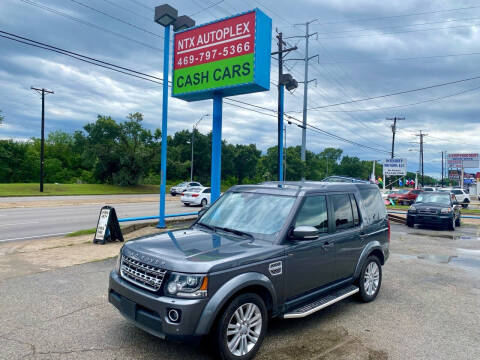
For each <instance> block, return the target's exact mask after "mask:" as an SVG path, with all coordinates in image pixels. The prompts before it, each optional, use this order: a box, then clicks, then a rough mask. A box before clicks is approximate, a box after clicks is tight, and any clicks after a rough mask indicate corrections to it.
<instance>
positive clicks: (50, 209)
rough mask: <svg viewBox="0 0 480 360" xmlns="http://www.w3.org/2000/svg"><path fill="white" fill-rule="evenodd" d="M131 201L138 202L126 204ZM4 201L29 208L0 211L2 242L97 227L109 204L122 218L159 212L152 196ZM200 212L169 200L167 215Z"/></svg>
mask: <svg viewBox="0 0 480 360" xmlns="http://www.w3.org/2000/svg"><path fill="white" fill-rule="evenodd" d="M169 197H170V195H169ZM132 199H138V202H126V201H131V200H132ZM2 202H3V203H7V202H8V203H20V204H22V203H24V204H27V205H25V207H13V208H0V242H5V241H21V240H28V239H35V238H43V237H52V236H57V235H58V236H59V235H64V234H68V233H71V232H74V231H77V230H84V229H90V228H94V227H95V226H96V225H97V220H98V215H99V212H100V208H101V207H102V205H107V204H108V205H111V206H113V207H114V208H115V210H116V212H117V216H118V217H119V218H127V217H139V216H154V215H157V214H158V212H159V202H158V201H156V200H155V201H152V195H112V196H91V195H88V196H66V197H63V196H51V197H41V198H39V197H19V198H0V204H1V203H2ZM35 202H38V205H35ZM89 202H92V204H89ZM49 203H51V204H49ZM78 203H80V204H78ZM198 210H199V208H193V207H192V208H190V207H185V206H183V204H182V203H181V202H180V197H179V196H177V197H174V198H169V201H166V210H165V213H166V214H177V213H184V212H194V211H198ZM150 221H151V220H150Z"/></svg>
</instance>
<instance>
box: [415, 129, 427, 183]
mask: <svg viewBox="0 0 480 360" xmlns="http://www.w3.org/2000/svg"><path fill="white" fill-rule="evenodd" d="M416 136H418V137H419V138H420V171H421V175H422V187H423V186H424V181H425V178H424V176H425V173H424V169H423V144H424V141H423V138H424V137H425V136H428V134H425V133H423V132H422V130H419V132H418V134H417V135H416Z"/></svg>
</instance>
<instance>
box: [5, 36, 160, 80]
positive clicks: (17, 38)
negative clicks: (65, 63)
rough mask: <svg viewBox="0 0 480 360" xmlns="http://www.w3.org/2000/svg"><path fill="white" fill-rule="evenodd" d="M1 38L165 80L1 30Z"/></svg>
mask: <svg viewBox="0 0 480 360" xmlns="http://www.w3.org/2000/svg"><path fill="white" fill-rule="evenodd" d="M1 34H7V35H10V36H7V35H1ZM0 37H2V38H5V39H9V40H13V41H16V42H19V43H22V44H25V45H29V46H33V47H37V48H40V49H44V50H48V51H52V52H55V53H58V54H62V55H66V56H69V57H71V58H74V59H77V60H80V61H83V62H86V63H89V64H92V65H95V66H99V67H102V68H106V69H110V70H113V71H116V72H119V73H122V74H125V75H129V76H133V77H136V78H139V79H143V80H147V81H150V82H154V83H157V84H160V85H161V84H163V79H161V78H158V77H156V76H152V75H148V74H145V73H142V72H139V71H136V70H132V69H129V68H126V67H123V66H118V65H114V64H112V63H108V62H105V61H101V60H97V59H95V58H92V57H88V56H84V55H81V54H78V53H74V52H71V51H67V50H64V49H61V48H57V47H54V46H50V45H47V44H44V43H41V42H38V41H34V40H30V39H28V38H24V37H21V36H18V35H14V34H11V33H7V32H5V31H1V30H0ZM123 70H125V71H123ZM135 74H138V75H135ZM139 75H142V76H139ZM153 79H157V80H159V81H157V80H153Z"/></svg>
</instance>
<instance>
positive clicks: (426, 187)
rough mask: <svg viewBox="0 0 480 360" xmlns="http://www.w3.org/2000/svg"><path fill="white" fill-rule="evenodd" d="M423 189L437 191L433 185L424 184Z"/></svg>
mask: <svg viewBox="0 0 480 360" xmlns="http://www.w3.org/2000/svg"><path fill="white" fill-rule="evenodd" d="M422 190H423V191H435V188H434V187H431V186H424V187H423V188H422Z"/></svg>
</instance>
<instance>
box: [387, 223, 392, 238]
mask: <svg viewBox="0 0 480 360" xmlns="http://www.w3.org/2000/svg"><path fill="white" fill-rule="evenodd" d="M387 224H388V242H390V236H391V234H392V230H391V229H390V220H387Z"/></svg>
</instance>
